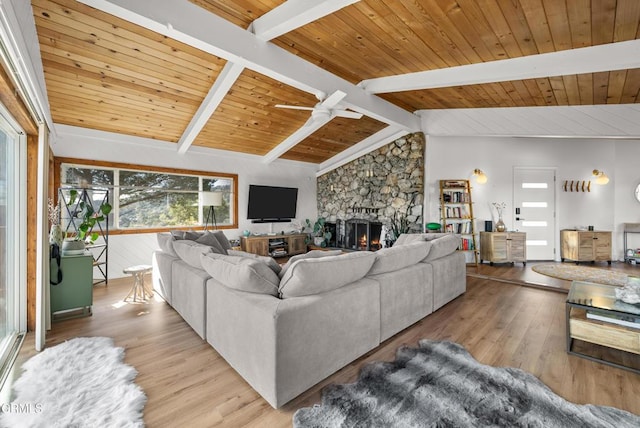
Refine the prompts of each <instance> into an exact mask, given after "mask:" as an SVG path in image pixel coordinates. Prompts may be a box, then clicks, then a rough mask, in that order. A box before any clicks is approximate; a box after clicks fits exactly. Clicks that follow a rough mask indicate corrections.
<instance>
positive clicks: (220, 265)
mask: <svg viewBox="0 0 640 428" xmlns="http://www.w3.org/2000/svg"><path fill="white" fill-rule="evenodd" d="M201 263H202V266H203V267H204V269H205V270H206V271H207V273H208V274H209V275H211V277H212V278H215V280H216V281H218V282H219V283H221V284H222V285H224V286H226V287H229V288H233V289H234V290H240V291H246V292H249V293H259V294H270V295H272V296H277V295H278V285H279V283H280V280H279V279H278V275H276V274H275V272H273V270H271V268H269V266H267V264H266V263H264V262H262V261H260V260H258V259H254V258H251V257H238V256H227V255H223V254H216V253H210V254H203V255H202V256H201Z"/></svg>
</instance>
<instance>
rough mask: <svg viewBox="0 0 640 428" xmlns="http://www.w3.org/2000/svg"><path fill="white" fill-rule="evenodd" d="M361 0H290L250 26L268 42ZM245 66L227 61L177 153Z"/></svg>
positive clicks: (187, 144) (189, 142) (195, 134)
mask: <svg viewBox="0 0 640 428" xmlns="http://www.w3.org/2000/svg"><path fill="white" fill-rule="evenodd" d="M358 1H360V0H325V1H317V0H289V1H287V2H285V3H283V4H282V5H280V6H278V7H277V8H275V9H273V10H271V12H269V13H266V14H264V15H262V16H261V17H260V18H258V19H256V20H255V21H253V23H252V24H251V26H250V27H249V30H250V31H253V33H254V34H255V35H256V37H258V38H260V39H262V40H264V41H267V40H271V39H274V38H276V37H278V36H280V35H282V34H284V33H288V32H289V31H292V30H294V29H296V28H298V27H301V26H303V25H305V24H308V23H309V22H312V21H315V20H316V19H320V18H322V17H323V16H325V15H328V14H330V13H333V12H335V11H336V10H339V9H342V8H343V7H345V6H348V5H350V4H353V3H356V2H358ZM242 70H244V67H243V66H241V65H238V64H235V63H232V62H230V61H229V62H227V64H226V65H225V66H224V68H223V69H222V71H221V72H220V75H218V78H217V79H216V81H215V83H214V84H213V86H212V87H211V89H210V90H209V93H208V94H207V96H206V97H205V99H204V100H203V101H202V104H201V105H200V107H199V108H198V110H197V111H196V113H195V115H194V116H193V117H192V118H191V121H190V122H189V125H188V126H187V128H186V129H185V131H184V133H183V134H182V136H181V137H180V140H179V141H178V153H180V154H184V153H186V152H187V150H189V147H191V145H192V144H193V142H194V141H195V139H196V138H197V137H198V134H199V133H200V131H202V128H203V127H204V126H205V125H206V124H207V121H208V120H209V118H210V117H211V115H212V114H213V113H214V112H215V111H216V109H217V108H218V106H219V105H220V103H221V102H222V100H223V99H224V97H225V96H226V95H227V93H228V92H229V91H230V90H231V87H232V86H233V84H234V83H235V82H236V80H238V77H240V74H241V73H242Z"/></svg>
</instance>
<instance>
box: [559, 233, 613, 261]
mask: <svg viewBox="0 0 640 428" xmlns="http://www.w3.org/2000/svg"><path fill="white" fill-rule="evenodd" d="M560 248H561V253H560V260H562V261H563V262H564V261H565V260H572V261H574V262H576V264H577V263H578V262H604V261H606V262H608V263H609V264H611V232H609V231H601V230H598V231H593V230H573V229H563V230H561V231H560Z"/></svg>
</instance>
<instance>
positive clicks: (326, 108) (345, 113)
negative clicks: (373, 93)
mask: <svg viewBox="0 0 640 428" xmlns="http://www.w3.org/2000/svg"><path fill="white" fill-rule="evenodd" d="M346 96H347V94H346V93H344V92H342V91H340V90H338V91H335V92H334V93H333V94H331V95H329V96H328V97H327V98H325V99H324V100H322V99H321V100H320V102H318V104H316V105H315V106H313V107H306V106H293V105H287V104H276V107H278V108H288V109H292V110H308V111H310V112H311V119H312V120H310V121H307V123H306V124H305V125H310V124H311V122H312V121H316V120H318V121H319V120H323V121H328V120H329V119H331V118H332V117H334V116H337V117H346V118H349V119H360V118H361V117H362V114H361V113H357V112H355V111H350V110H345V109H343V108H336V107H337V106H338V104H339V103H340V101H342V99H343V98H344V97H346Z"/></svg>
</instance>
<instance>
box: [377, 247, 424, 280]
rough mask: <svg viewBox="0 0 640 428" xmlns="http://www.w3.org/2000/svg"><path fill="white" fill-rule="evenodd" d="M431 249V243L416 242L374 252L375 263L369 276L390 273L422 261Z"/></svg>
mask: <svg viewBox="0 0 640 428" xmlns="http://www.w3.org/2000/svg"><path fill="white" fill-rule="evenodd" d="M430 249H431V242H425V241H416V242H412V243H410V244H406V245H397V244H396V245H394V246H393V247H390V248H383V249H381V250H378V251H376V253H375V254H376V261H375V263H373V266H372V267H371V270H370V271H369V275H376V274H380V273H386V272H392V271H396V270H399V269H402V268H405V267H407V266H411V265H415V264H416V263H419V262H420V261H422V260H424V259H425V258H426V257H427V255H428V254H429V250H430Z"/></svg>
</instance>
